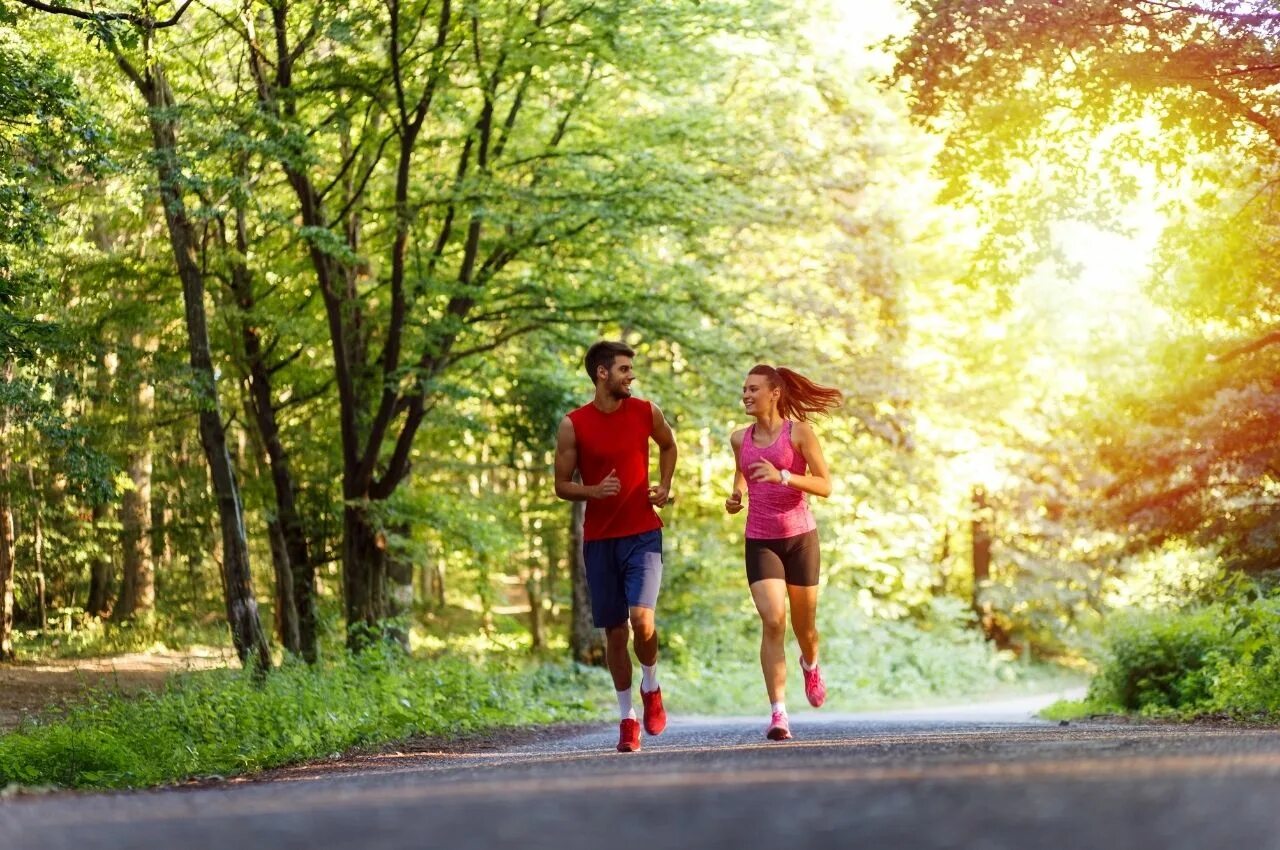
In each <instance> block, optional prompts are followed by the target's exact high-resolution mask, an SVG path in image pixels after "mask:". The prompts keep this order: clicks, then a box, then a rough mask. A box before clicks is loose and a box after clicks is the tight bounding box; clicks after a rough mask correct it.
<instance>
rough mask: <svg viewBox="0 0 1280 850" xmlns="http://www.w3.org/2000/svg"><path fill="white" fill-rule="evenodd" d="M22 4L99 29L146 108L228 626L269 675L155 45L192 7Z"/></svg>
mask: <svg viewBox="0 0 1280 850" xmlns="http://www.w3.org/2000/svg"><path fill="white" fill-rule="evenodd" d="M19 2H20V3H21V4H22V5H24V6H26V7H28V8H30V9H34V10H38V11H40V12H44V13H49V14H58V15H65V16H68V17H71V18H75V19H78V20H81V21H87V22H89V23H90V24H92V28H93V31H94V34H95V36H96V37H97V38H98V39H99V40H100V41H101V42H102V45H103V47H104V48H105V49H106V50H107V51H108V52H109V53H110V54H111V56H112V58H113V59H114V60H115V62H116V64H117V65H118V66H119V68H120V70H121V71H122V72H123V73H124V74H125V76H126V77H127V78H128V79H129V80H130V82H132V83H133V85H134V87H135V88H136V90H137V93H138V94H139V95H140V96H141V97H142V99H143V101H144V102H145V103H146V106H147V116H146V120H147V124H148V128H149V129H150V132H151V137H152V146H153V153H154V158H153V163H154V168H155V176H156V179H157V182H158V186H157V190H158V192H159V200H160V202H161V206H162V209H163V212H164V217H165V222H166V224H167V227H168V235H169V241H170V245H171V248H172V251H173V256H174V260H175V263H176V265H177V271H178V277H179V279H180V281H181V283H182V293H183V301H184V303H185V307H186V312H185V321H186V328H187V336H188V344H189V356H190V367H191V374H192V380H193V383H194V385H195V395H196V399H197V404H198V413H197V418H198V421H199V428H200V439H201V444H202V446H203V448H204V453H205V460H206V462H207V463H208V464H209V470H210V474H211V478H212V480H213V485H214V491H215V493H216V494H217V505H218V515H219V519H220V523H221V527H222V548H223V588H224V591H225V595H226V613H227V622H228V625H229V626H230V628H231V634H232V641H233V643H234V644H235V647H236V653H237V654H238V655H239V656H240V660H241V662H242V663H244V664H245V666H247V667H248V666H254V667H256V668H257V669H259V670H263V671H265V670H267V669H269V668H270V666H271V656H270V650H269V647H268V644H267V639H266V635H265V633H264V632H263V630H262V625H261V622H260V620H259V617H258V606H257V600H256V599H255V596H254V592H253V583H252V576H251V573H250V569H249V552H248V541H247V538H246V533H245V528H244V514H243V510H242V503H241V500H240V492H239V488H238V485H237V483H236V476H235V470H234V468H233V466H232V463H231V456H230V454H229V452H228V450H227V438H226V428H225V425H224V423H223V421H222V414H221V405H220V403H219V400H218V391H217V383H216V378H215V376H214V371H213V364H212V354H211V350H210V346H209V330H208V316H207V315H206V313H205V293H206V289H207V288H206V285H205V275H204V271H203V269H202V268H201V267H200V265H199V263H198V262H197V253H198V246H199V237H198V234H197V231H196V227H195V224H194V222H193V221H192V218H191V216H190V214H189V212H188V209H187V201H186V194H185V187H186V186H187V185H188V180H187V178H186V175H185V174H184V173H183V168H182V158H181V156H180V154H179V150H178V116H177V114H176V113H175V107H176V106H177V104H176V102H175V99H174V94H173V90H172V88H171V87H170V85H169V80H168V74H167V71H166V67H165V64H164V61H163V58H162V55H161V53H160V52H159V51H158V50H157V44H156V38H157V35H158V34H159V33H162V32H163V31H164V30H166V29H169V28H171V27H173V26H175V25H177V24H178V23H179V22H180V21H181V18H182V16H183V14H184V13H185V11H186V10H187V8H189V6H190V4H189V3H188V4H187V5H184V6H182V7H181V8H180V9H178V11H177V12H175V13H174V15H173V16H172V17H170V18H168V19H163V20H161V19H158V18H154V17H152V16H150V14H149V13H146V12H144V13H140V14H135V13H132V12H119V13H98V12H85V11H82V10H79V9H77V8H74V7H66V6H48V5H46V4H44V3H40V2H38V0H19ZM131 46H139V47H141V51H142V64H141V66H138V65H135V63H134V61H132V60H131V59H130V57H129V56H128V55H127V51H128V50H129V48H130V47H131Z"/></svg>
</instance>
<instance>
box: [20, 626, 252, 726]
mask: <svg viewBox="0 0 1280 850" xmlns="http://www.w3.org/2000/svg"><path fill="white" fill-rule="evenodd" d="M228 663H235V656H234V654H233V653H231V652H230V650H226V651H222V650H219V649H216V648H213V647H209V648H203V649H201V648H197V649H192V650H189V651H185V652H146V653H142V652H139V653H133V654H130V655H120V656H117V657H114V658H76V659H65V660H54V661H48V660H46V661H39V662H29V663H21V662H20V663H17V664H5V665H0V732H7V731H9V730H11V729H13V728H15V727H17V726H18V724H19V723H20V722H21V721H22V719H23V718H24V717H32V716H36V715H39V714H42V713H46V712H49V711H56V710H57V709H59V708H61V707H62V706H65V705H67V704H68V703H73V702H75V701H77V700H80V699H82V698H83V697H84V696H85V695H86V694H87V693H89V692H90V691H94V690H99V689H103V688H107V689H119V690H121V691H123V692H125V693H137V692H138V691H140V690H143V689H148V688H149V689H152V690H154V689H157V688H159V687H160V686H161V685H163V684H164V683H165V680H166V679H168V678H169V676H171V675H173V674H175V673H184V672H187V671H190V670H212V669H214V668H218V667H226V666H227V665H228Z"/></svg>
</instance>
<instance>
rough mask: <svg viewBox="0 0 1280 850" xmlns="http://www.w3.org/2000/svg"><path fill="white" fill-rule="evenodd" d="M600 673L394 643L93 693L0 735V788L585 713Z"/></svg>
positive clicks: (139, 778)
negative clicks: (335, 656)
mask: <svg viewBox="0 0 1280 850" xmlns="http://www.w3.org/2000/svg"><path fill="white" fill-rule="evenodd" d="M608 694H609V689H608V687H607V679H606V677H605V676H604V674H603V672H602V671H595V670H585V669H581V668H577V667H574V666H571V665H563V664H561V665H547V664H541V665H537V666H534V665H532V664H530V663H527V662H526V663H523V664H515V663H510V662H506V663H504V662H501V661H494V660H488V661H485V660H476V659H473V658H466V657H461V656H446V657H441V658H436V659H431V660H425V659H415V658H410V657H407V656H404V655H402V654H400V653H398V652H395V651H392V650H386V651H382V650H374V651H370V652H366V653H364V654H363V655H361V656H359V657H357V658H348V659H346V660H344V661H342V662H339V663H334V664H330V665H325V666H321V667H316V668H309V667H306V666H305V665H301V664H291V665H287V666H285V667H283V668H281V669H279V670H277V671H276V672H274V673H273V674H272V675H271V676H269V677H268V678H267V679H266V681H265V682H263V683H258V682H255V681H254V680H253V678H252V677H251V676H249V675H247V674H245V673H243V672H241V671H236V670H217V671H208V672H202V673H190V674H185V675H182V676H178V677H175V678H174V679H173V681H172V682H171V683H170V684H169V685H168V686H167V687H166V688H165V689H164V690H162V691H160V692H158V693H145V694H142V695H139V696H136V697H131V698H125V697H122V696H121V695H119V694H118V693H113V692H108V691H102V692H97V693H96V694H93V695H92V696H91V697H90V699H89V700H87V701H86V702H84V703H82V704H80V705H77V706H75V707H73V708H71V709H70V710H69V711H68V712H67V713H66V714H65V715H64V716H62V717H60V718H58V719H57V720H55V721H53V722H50V723H48V724H35V723H29V724H27V725H25V726H23V727H20V728H19V729H18V730H17V731H15V732H12V733H10V734H8V735H5V736H3V737H0V787H3V786H7V785H12V784H17V785H24V786H58V787H70V788H122V787H143V786H151V785H159V784H164V783H170V782H176V781H179V780H182V779H186V778H190V777H195V776H208V775H218V776H230V775H234V774H242V773H248V772H252V771H256V770H262V769H266V768H270V767H276V766H280V765H285V764H290V763H296V762H299V761H305V760H308V759H315V758H321V757H325V756H329V755H332V754H334V753H341V752H343V751H344V750H348V749H350V748H353V747H368V746H374V745H377V744H381V743H385V742H388V741H395V740H403V739H406V738H411V737H413V736H417V735H458V734H465V733H470V732H477V731H482V730H486V729H493V728H499V727H511V726H526V725H532V724H545V723H556V722H567V721H580V720H586V719H594V718H596V717H598V716H599V709H598V708H597V704H598V702H599V701H600V700H601V699H602V698H607V697H608Z"/></svg>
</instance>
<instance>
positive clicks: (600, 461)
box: [569, 398, 662, 540]
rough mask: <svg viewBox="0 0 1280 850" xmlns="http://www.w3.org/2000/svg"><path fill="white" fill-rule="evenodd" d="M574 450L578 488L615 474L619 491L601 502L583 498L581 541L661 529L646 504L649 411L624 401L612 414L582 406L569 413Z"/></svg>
mask: <svg viewBox="0 0 1280 850" xmlns="http://www.w3.org/2000/svg"><path fill="white" fill-rule="evenodd" d="M569 421H570V422H572V423H573V436H574V441H575V442H576V443H577V446H578V474H579V475H581V476H582V483H583V484H599V483H600V482H601V481H603V480H604V479H605V477H606V476H608V474H609V470H611V469H612V470H617V475H618V482H619V483H620V484H621V485H622V489H621V490H619V491H618V493H617V495H615V496H610V497H609V498H607V499H588V500H587V517H586V521H585V523H584V525H583V529H582V537H583V539H584V540H607V539H608V538H611V537H629V536H630V535H632V534H643V533H644V532H646V531H653V530H654V529H658V528H662V520H661V519H660V518H659V517H658V512H657V511H655V510H654V509H653V505H651V504H649V437H650V436H651V435H652V434H653V407H652V405H650V404H649V402H647V401H643V400H641V399H638V398H626V399H623V400H622V404H621V405H619V407H618V409H617V410H615V411H614V412H613V413H603V412H601V410H600V409H599V408H598V407H596V406H595V405H594V404H591V403H588V404H584V405H583V406H582V407H579V408H578V409H577V410H575V411H573V412H571V413H570V414H569Z"/></svg>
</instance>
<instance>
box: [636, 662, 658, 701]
mask: <svg viewBox="0 0 1280 850" xmlns="http://www.w3.org/2000/svg"><path fill="white" fill-rule="evenodd" d="M657 689H658V664H657V662H656V661H655V662H654V663H653V664H652V665H650V664H641V665H640V692H641V693H646V694H651V693H653V692H654V691H656V690H657Z"/></svg>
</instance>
